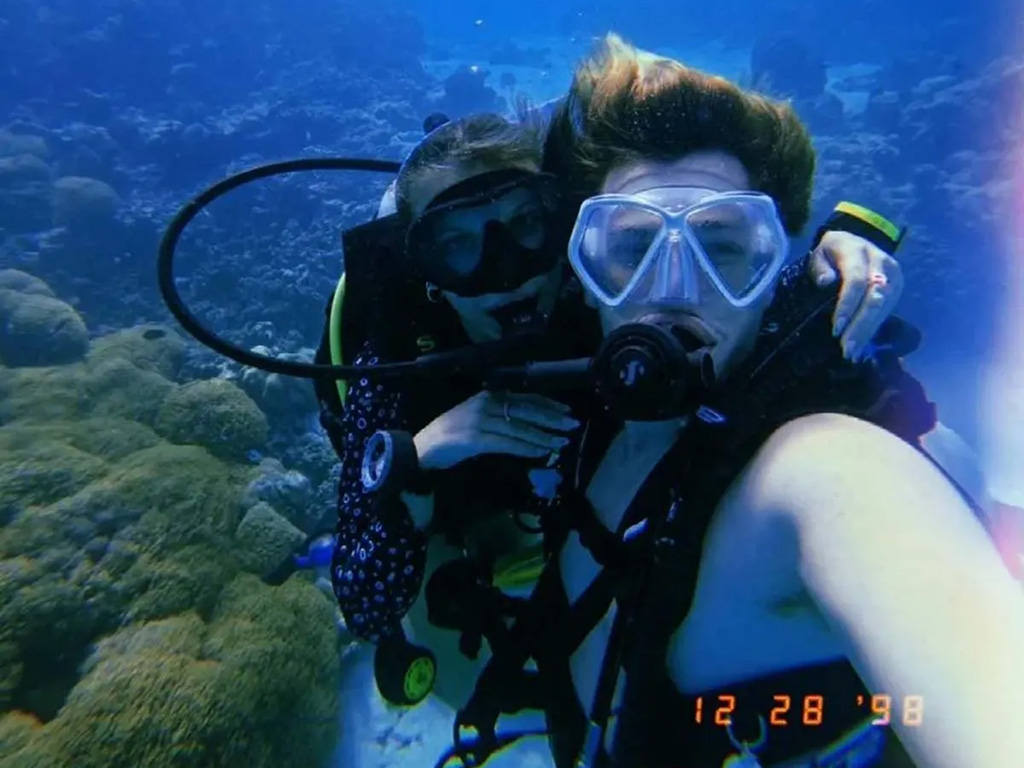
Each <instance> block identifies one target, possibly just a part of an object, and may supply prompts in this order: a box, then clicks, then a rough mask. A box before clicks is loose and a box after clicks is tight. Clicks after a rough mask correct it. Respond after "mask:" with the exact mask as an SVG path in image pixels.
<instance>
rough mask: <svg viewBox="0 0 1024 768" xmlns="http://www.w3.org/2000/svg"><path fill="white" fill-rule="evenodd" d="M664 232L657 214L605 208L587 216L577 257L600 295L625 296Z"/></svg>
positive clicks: (632, 208)
mask: <svg viewBox="0 0 1024 768" xmlns="http://www.w3.org/2000/svg"><path fill="white" fill-rule="evenodd" d="M661 230H662V220H661V217H660V216H658V215H657V214H654V213H652V212H650V211H645V210H643V209H642V208H637V207H635V206H630V205H603V206H596V207H594V208H592V209H591V211H590V212H589V214H588V218H587V221H586V223H585V228H584V231H583V238H582V240H581V242H580V247H579V253H578V257H579V260H580V265H581V267H582V268H583V269H584V270H585V271H586V273H587V274H588V275H589V276H590V278H591V280H592V281H593V282H594V285H595V286H596V287H597V288H598V290H599V291H601V292H602V293H604V294H605V296H606V297H607V298H608V299H611V300H615V299H618V298H619V297H620V296H622V294H623V293H625V291H626V289H627V288H628V287H629V284H630V282H631V281H632V280H633V278H634V277H635V276H636V274H637V270H638V269H639V268H640V266H641V263H642V262H643V259H644V256H646V255H647V252H648V251H649V250H650V249H651V246H652V245H654V243H655V241H656V240H657V238H658V236H659V235H660V233H661Z"/></svg>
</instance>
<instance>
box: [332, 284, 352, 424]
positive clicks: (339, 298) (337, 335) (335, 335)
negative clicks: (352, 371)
mask: <svg viewBox="0 0 1024 768" xmlns="http://www.w3.org/2000/svg"><path fill="white" fill-rule="evenodd" d="M344 302H345V272H344V271H342V273H341V277H339V278H338V285H337V287H336V288H335V289H334V298H333V299H331V316H330V319H329V320H328V323H327V325H328V341H329V343H330V348H331V364H332V365H344V364H345V361H344V358H342V356H341V305H342V304H343V303H344ZM334 384H335V386H336V387H337V388H338V399H340V400H341V404H342V405H344V404H345V399H346V398H347V397H348V381H347V380H346V379H335V381H334Z"/></svg>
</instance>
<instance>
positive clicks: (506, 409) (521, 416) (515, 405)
mask: <svg viewBox="0 0 1024 768" xmlns="http://www.w3.org/2000/svg"><path fill="white" fill-rule="evenodd" d="M484 413H485V414H486V415H487V416H490V417H497V416H500V417H502V418H504V419H505V420H510V419H512V420H518V421H525V422H527V423H530V424H534V425H536V426H540V427H544V428H546V429H555V430H559V431H562V432H565V431H568V430H570V429H575V428H576V427H578V426H579V422H578V421H577V420H576V419H574V418H572V416H571V415H570V414H569V408H568V406H566V405H563V404H562V403H559V402H558V401H556V400H551V399H550V398H547V397H544V396H542V395H536V394H520V393H509V394H507V395H504V396H503V397H502V396H495V397H494V398H493V399H492V400H490V401H488V403H487V405H486V408H485V409H484Z"/></svg>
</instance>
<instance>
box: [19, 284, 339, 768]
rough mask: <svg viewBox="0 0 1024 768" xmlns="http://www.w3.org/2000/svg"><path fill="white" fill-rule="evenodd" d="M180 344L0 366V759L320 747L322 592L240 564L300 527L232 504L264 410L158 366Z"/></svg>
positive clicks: (322, 755)
mask: <svg viewBox="0 0 1024 768" xmlns="http://www.w3.org/2000/svg"><path fill="white" fill-rule="evenodd" d="M0 285H4V286H15V287H18V288H20V291H21V293H22V294H24V295H35V296H43V297H46V291H45V290H43V287H40V284H39V283H36V282H34V281H33V280H31V279H30V278H29V276H12V275H10V274H6V275H5V276H4V277H3V278H2V279H0ZM33 286H34V287H35V289H36V292H35V293H31V292H30V291H31V289H32V287H33ZM47 298H52V297H47ZM147 345H150V346H147ZM180 353H181V349H180V339H178V338H176V336H175V335H174V334H171V333H169V332H167V331H165V330H164V329H161V328H159V327H155V326H144V327H141V328H137V329H130V330H127V331H121V332H118V333H115V334H111V335H109V336H105V337H101V338H99V339H97V340H96V343H95V345H94V348H93V352H92V354H90V355H89V356H88V357H86V359H84V360H83V361H81V362H76V363H72V364H68V365H64V366H60V367H38V368H11V367H0V423H2V424H3V425H4V428H3V430H0V768H28V766H32V767H33V768H39V767H40V766H53V767H54V768H56V767H57V766H62V767H63V766H69V765H74V766H76V768H94V767H95V768H100V767H101V766H102V768H108V767H109V766H112V765H131V766H138V767H139V768H145V767H146V766H153V767H154V768H155V767H156V766H161V767H162V766H196V767H197V768H198V766H203V767H204V768H207V767H209V768H220V767H222V766H223V768H235V767H238V768H243V767H244V768H263V767H266V768H271V767H273V768H283V767H286V766H301V767H302V768H308V767H309V766H316V765H320V764H322V763H323V762H324V761H325V760H326V758H327V757H328V756H329V755H330V754H331V751H332V749H333V747H334V742H335V738H336V734H337V717H338V711H337V708H338V701H337V689H338V680H337V678H338V637H337V630H336V626H335V609H334V606H333V604H332V601H331V600H330V599H329V598H328V597H327V596H325V595H324V594H323V592H322V591H321V590H320V589H318V588H317V586H315V584H314V583H313V579H312V577H311V576H308V575H305V574H298V575H295V576H293V577H291V578H290V579H288V580H287V581H285V582H284V583H283V584H281V585H280V586H270V585H268V584H266V583H264V582H263V581H261V579H260V578H259V576H258V575H253V574H252V573H247V572H246V571H255V572H256V573H257V574H260V575H262V574H264V573H266V572H268V571H269V570H271V569H272V567H276V565H278V564H279V563H280V562H281V560H283V559H286V558H287V557H288V555H289V554H290V549H291V548H294V546H295V545H296V543H298V542H299V541H300V540H301V538H302V536H303V535H302V533H301V532H299V531H297V530H296V529H295V528H294V527H293V526H291V525H290V524H289V523H288V522H287V520H285V519H284V518H283V517H281V515H279V514H278V513H277V512H275V511H274V510H273V508H272V507H270V506H269V505H268V504H266V503H259V504H257V505H256V506H254V507H253V508H251V509H249V510H248V512H247V513H246V512H244V507H243V505H242V494H243V490H244V489H245V488H246V486H247V485H248V484H249V483H250V482H251V481H252V479H253V478H254V476H257V475H256V470H255V469H254V468H253V467H252V466H251V465H250V464H249V463H248V462H246V461H244V460H241V459H242V457H241V456H240V455H239V452H240V451H241V449H242V448H243V446H246V445H248V444H250V443H251V442H253V441H257V442H258V439H259V438H260V435H261V434H263V435H265V429H266V423H265V419H262V414H261V413H260V412H259V409H258V408H256V406H255V405H254V404H252V403H251V401H249V400H248V398H247V397H246V396H245V394H244V393H243V392H241V391H240V390H238V389H237V388H236V387H234V386H233V385H231V384H228V383H227V382H195V383H192V384H186V385H184V386H182V385H179V384H178V383H176V382H175V381H173V380H172V378H169V375H170V374H173V372H174V370H175V369H176V367H177V366H178V365H179V364H180V359H181V354H180ZM261 419H262V420H261ZM157 426H160V427H161V428H162V429H161V430H160V431H163V432H164V433H165V434H167V435H169V436H172V437H173V438H174V439H175V440H176V441H177V442H179V443H188V444H173V443H171V442H168V441H167V440H166V439H164V438H163V437H161V435H160V431H158V430H157V429H156V427H157ZM190 429H194V430H195V435H190V434H189V430H190ZM261 430H262V432H261ZM243 513H244V516H243ZM246 521H248V522H246ZM271 561H273V564H272V563H271Z"/></svg>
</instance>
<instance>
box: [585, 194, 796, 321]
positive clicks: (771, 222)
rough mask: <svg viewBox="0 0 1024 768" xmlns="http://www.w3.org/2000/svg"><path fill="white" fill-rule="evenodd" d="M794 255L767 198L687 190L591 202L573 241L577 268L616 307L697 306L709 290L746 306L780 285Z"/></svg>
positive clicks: (600, 198)
mask: <svg viewBox="0 0 1024 768" xmlns="http://www.w3.org/2000/svg"><path fill="white" fill-rule="evenodd" d="M788 253H789V239H788V238H787V236H786V232H785V229H784V228H783V226H782V221H781V220H780V218H779V214H778V210H777V209H776V206H775V203H774V202H773V201H772V199H771V198H770V197H768V196H767V195H764V194H761V193H760V192H715V191H713V190H709V189H703V188H699V187H684V186H672V187H655V188H652V189H648V190H644V191H643V192H640V193H635V194H629V195H597V196H596V197H591V198H590V199H588V200H587V201H585V202H584V203H583V205H582V206H581V207H580V212H579V215H578V216H577V218H576V226H575V227H574V229H573V233H572V238H571V239H570V242H569V261H570V263H571V264H572V268H573V270H575V272H576V274H577V276H578V277H579V278H580V280H581V281H582V282H583V285H584V286H585V287H586V288H587V290H588V291H590V292H591V293H592V294H593V295H594V296H595V297H597V299H598V300H600V301H602V302H603V303H604V304H606V305H608V306H610V307H616V306H619V305H621V304H625V303H629V304H645V305H650V306H652V307H665V308H670V307H675V306H683V305H689V306H692V305H694V304H697V303H698V302H699V301H700V299H701V295H702V294H701V292H702V290H707V289H709V288H710V289H711V290H713V291H714V292H715V293H717V294H718V295H719V296H721V297H722V298H723V299H725V300H726V301H727V302H729V303H730V304H732V305H733V306H735V307H746V306H749V305H750V304H752V303H754V302H755V301H757V299H758V298H759V297H760V296H761V295H762V294H763V293H764V292H765V291H766V290H767V289H768V288H770V287H771V285H772V284H773V283H774V282H775V280H776V278H777V277H778V275H779V273H780V272H781V271H782V267H783V266H784V265H785V263H786V258H787V256H788Z"/></svg>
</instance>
